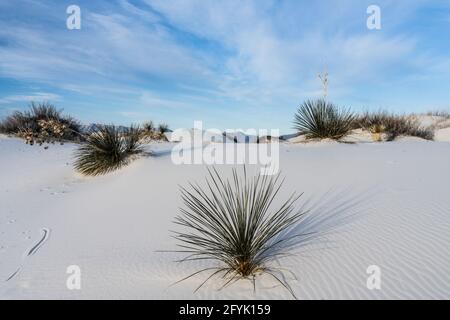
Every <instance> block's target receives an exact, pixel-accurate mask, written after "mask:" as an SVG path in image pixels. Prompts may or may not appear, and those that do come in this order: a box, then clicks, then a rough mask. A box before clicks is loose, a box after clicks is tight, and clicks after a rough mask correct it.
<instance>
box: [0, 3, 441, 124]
mask: <svg viewBox="0 0 450 320" xmlns="http://www.w3.org/2000/svg"><path fill="white" fill-rule="evenodd" d="M369 4H372V2H371V1H368V0H367V1H366V0H345V1H344V0H333V1H332V0H330V1H320V2H319V1H318V2H311V1H309V0H308V1H306V0H283V1H273V0H265V1H260V0H258V1H257V0H248V1H237V0H228V1H209V0H171V1H166V0H116V1H95V2H92V1H87V0H80V1H78V5H79V6H80V7H81V9H82V29H81V30H76V31H69V30H67V29H66V28H65V18H66V13H65V9H66V8H65V5H66V4H64V3H62V2H58V3H56V4H55V3H51V2H49V1H44V0H42V1H39V0H35V1H25V0H17V1H14V2H8V3H4V2H2V3H1V5H2V10H1V12H0V18H1V19H0V79H4V80H3V81H4V82H5V83H6V84H7V85H8V86H7V87H8V89H5V88H6V87H4V89H2V90H1V91H0V93H1V95H0V99H1V100H0V101H3V102H2V103H3V105H5V104H8V103H16V102H19V101H12V100H11V97H14V96H15V97H22V98H25V97H34V98H39V95H36V94H35V93H30V92H38V91H39V92H49V93H50V94H53V95H54V96H53V98H55V97H58V99H47V100H57V101H61V102H63V101H64V103H67V104H68V105H69V108H68V109H69V110H70V109H72V110H74V111H75V112H85V111H84V110H87V109H89V110H93V112H94V111H95V112H98V113H101V114H103V115H105V114H111V115H114V114H116V115H119V116H118V117H116V118H112V119H111V121H113V120H119V121H127V120H129V118H130V117H127V116H126V115H134V119H135V118H136V117H137V115H138V114H145V115H146V116H148V117H151V116H154V117H158V118H161V117H164V116H168V117H171V119H168V120H167V121H170V122H172V124H173V125H175V126H186V125H188V124H187V123H186V122H187V121H191V120H192V119H193V117H197V116H201V117H206V118H209V119H211V121H213V122H214V123H212V124H211V125H213V126H216V127H219V126H221V125H223V126H230V125H232V124H226V123H225V121H242V124H240V125H241V126H243V127H245V123H249V125H253V126H254V125H255V124H256V125H258V124H259V125H260V126H266V127H268V126H274V127H280V128H288V127H289V123H288V122H289V119H290V117H291V113H292V112H293V110H294V109H295V107H296V106H297V104H298V103H299V102H300V101H301V100H303V99H305V98H310V97H317V96H320V94H321V92H320V83H319V82H318V80H317V73H318V72H320V71H322V70H323V69H324V68H325V67H326V68H327V69H328V71H329V72H330V80H331V82H330V97H331V98H332V99H334V100H336V101H338V102H343V103H348V104H351V105H360V104H361V103H362V102H364V103H366V102H369V103H368V104H369V105H370V104H371V103H370V102H372V105H375V104H383V105H390V102H392V101H397V102H396V103H395V104H393V105H392V107H393V108H398V109H401V108H402V107H403V105H412V103H414V104H416V105H418V104H419V103H420V102H421V101H422V100H423V99H425V98H422V97H420V96H416V93H415V92H416V90H414V89H412V90H409V93H408V94H405V93H404V92H405V91H406V90H405V87H404V86H405V83H406V82H407V83H408V86H410V87H411V88H414V87H418V88H422V87H423V83H422V82H421V81H420V80H417V79H425V78H426V79H427V81H428V82H429V83H430V85H431V83H433V84H435V85H436V86H442V80H443V78H445V79H448V76H445V74H444V73H443V72H442V70H443V69H446V68H447V67H448V58H447V56H448V55H447V52H448V51H447V50H448V49H450V48H449V45H447V44H446V42H445V41H442V40H441V41H437V40H436V41H433V39H435V38H436V36H441V37H442V36H443V33H442V32H441V31H439V27H440V26H441V25H440V24H441V23H443V22H437V21H434V20H432V18H430V17H432V15H430V14H429V12H430V11H427V10H431V12H435V10H436V8H441V9H445V8H446V7H445V3H444V2H443V1H440V0H433V1H423V0H407V1H406V0H400V1H391V0H380V1H378V4H379V5H380V6H381V8H382V19H383V20H382V21H383V23H382V25H383V28H382V30H381V31H370V30H368V29H367V28H366V27H365V26H366V18H367V14H366V8H367V6H368V5H369ZM19 11H20V12H21V17H22V18H18V17H17V14H15V13H14V12H19ZM330 12H333V14H330ZM421 12H426V13H427V14H421ZM431 22H432V25H433V28H430V27H427V25H430V23H431ZM434 24H436V25H434ZM434 28H435V29H434ZM448 80H450V79H448ZM14 83H19V84H20V85H19V86H17V88H18V89H17V88H16V89H14V88H15V87H14V86H15V84H14ZM34 87H38V88H39V89H38V90H36V89H31V88H34ZM27 88H29V89H28V92H27ZM395 88H398V90H395ZM380 90H383V92H384V95H383V96H382V97H380V95H379V94H378V93H379V92H380ZM8 97H9V98H8ZM44 98H45V97H44V96H41V99H42V100H45V99H44ZM445 98H446V97H445V96H444V95H443V94H441V95H440V96H439V97H438V96H436V95H434V96H433V99H434V100H433V101H436V103H441V104H442V103H444V101H445ZM398 101H403V102H402V103H398ZM81 106H82V107H81ZM88 106H91V107H89V108H88ZM374 107H375V106H374ZM108 108H109V109H111V110H112V111H114V112H111V113H108V112H106V110H108ZM167 110H177V112H173V111H172V112H168V111H167ZM240 112H243V114H244V116H241V117H236V116H235V115H236V114H239V113H240ZM218 114H220V117H218V116H217V115H218ZM250 115H251V116H250ZM237 118H238V119H237ZM236 119H237V120H236ZM108 120H110V119H105V121H108Z"/></svg>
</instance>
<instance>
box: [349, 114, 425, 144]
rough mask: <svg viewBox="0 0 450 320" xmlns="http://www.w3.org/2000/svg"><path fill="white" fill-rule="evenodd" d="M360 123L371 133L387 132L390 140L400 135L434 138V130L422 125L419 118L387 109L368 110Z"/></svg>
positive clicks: (359, 120) (387, 137)
mask: <svg viewBox="0 0 450 320" xmlns="http://www.w3.org/2000/svg"><path fill="white" fill-rule="evenodd" d="M358 124H359V126H360V127H361V128H362V129H365V130H368V131H370V132H371V133H378V134H385V135H386V140H388V141H393V140H395V139H396V138H397V137H399V136H412V137H419V138H422V139H426V140H433V138H434V130H433V129H432V128H424V127H421V125H420V123H419V120H418V119H417V118H413V117H405V116H399V115H394V114H390V113H388V112H387V111H378V112H374V113H369V112H366V113H364V114H363V115H361V116H360V117H359V119H358Z"/></svg>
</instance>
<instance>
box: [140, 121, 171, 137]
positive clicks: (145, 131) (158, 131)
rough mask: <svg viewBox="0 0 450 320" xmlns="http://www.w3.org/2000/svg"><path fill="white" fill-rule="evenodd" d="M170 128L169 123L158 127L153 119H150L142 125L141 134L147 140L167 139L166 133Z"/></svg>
mask: <svg viewBox="0 0 450 320" xmlns="http://www.w3.org/2000/svg"><path fill="white" fill-rule="evenodd" d="M168 130H169V126H168V125H167V124H160V125H158V127H157V128H156V127H155V125H154V124H153V121H148V122H145V123H144V124H143V125H142V129H141V135H142V137H143V138H144V139H145V140H166V137H165V135H164V133H165V132H167V131H168Z"/></svg>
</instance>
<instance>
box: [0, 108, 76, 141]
mask: <svg viewBox="0 0 450 320" xmlns="http://www.w3.org/2000/svg"><path fill="white" fill-rule="evenodd" d="M80 128H81V126H80V124H79V122H78V121H76V120H75V119H73V118H72V117H70V116H64V115H62V113H61V111H60V110H57V109H56V108H55V106H53V105H51V104H49V103H39V104H36V103H34V102H32V103H31V105H30V110H28V111H24V112H21V111H16V112H14V113H13V114H12V115H10V116H8V117H7V118H6V119H5V120H3V121H2V122H1V124H0V130H1V132H2V133H6V134H13V135H17V136H19V137H21V138H23V139H25V141H26V143H28V144H31V145H32V144H34V143H37V144H40V145H41V144H43V143H53V142H63V141H65V140H67V141H80V140H82V138H83V137H82V135H81V133H80V132H81V129H80Z"/></svg>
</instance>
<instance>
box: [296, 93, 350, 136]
mask: <svg viewBox="0 0 450 320" xmlns="http://www.w3.org/2000/svg"><path fill="white" fill-rule="evenodd" d="M354 119H355V116H354V115H353V113H352V112H350V111H349V110H347V109H341V108H338V107H337V106H335V105H334V104H332V103H330V102H327V101H326V100H323V99H319V100H316V101H312V100H308V101H306V102H305V103H303V104H302V105H301V106H300V107H299V109H298V110H297V113H296V114H295V119H294V129H296V130H297V131H298V132H299V133H300V134H302V135H305V136H306V139H333V140H339V139H341V138H343V137H345V136H346V135H348V134H349V133H350V131H351V130H352V129H353V126H354Z"/></svg>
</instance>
